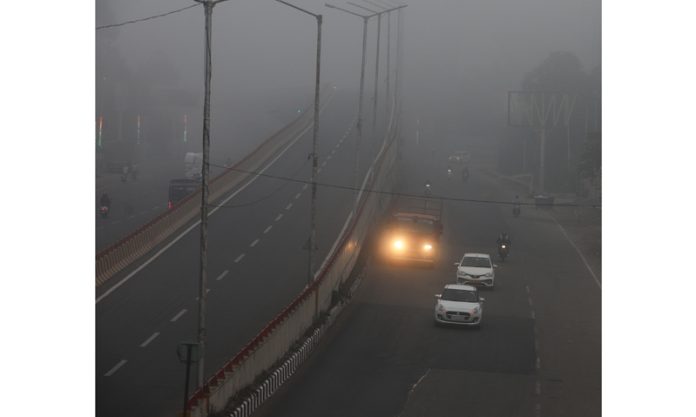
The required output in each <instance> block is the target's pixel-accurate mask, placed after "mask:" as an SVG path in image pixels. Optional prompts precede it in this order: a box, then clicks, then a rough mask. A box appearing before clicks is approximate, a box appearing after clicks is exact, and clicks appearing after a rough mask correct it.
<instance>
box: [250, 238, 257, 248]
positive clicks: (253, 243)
mask: <svg viewBox="0 0 696 417" xmlns="http://www.w3.org/2000/svg"><path fill="white" fill-rule="evenodd" d="M257 243H259V239H254V241H253V242H251V244H250V245H249V246H251V247H252V248H253V247H254V246H256V244H257Z"/></svg>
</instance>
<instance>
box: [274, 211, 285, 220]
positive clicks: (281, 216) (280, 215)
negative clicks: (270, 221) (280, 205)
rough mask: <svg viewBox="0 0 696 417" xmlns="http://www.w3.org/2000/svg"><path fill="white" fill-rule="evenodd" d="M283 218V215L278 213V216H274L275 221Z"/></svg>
mask: <svg viewBox="0 0 696 417" xmlns="http://www.w3.org/2000/svg"><path fill="white" fill-rule="evenodd" d="M282 218H283V213H280V214H279V215H277V216H276V218H275V221H278V220H280V219H282Z"/></svg>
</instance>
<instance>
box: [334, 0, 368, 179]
mask: <svg viewBox="0 0 696 417" xmlns="http://www.w3.org/2000/svg"><path fill="white" fill-rule="evenodd" d="M325 5H326V7H328V8H330V9H336V10H339V11H342V12H344V13H348V14H351V15H353V16H357V17H360V18H362V20H363V37H362V61H361V64H360V92H359V95H358V122H357V124H356V129H357V131H358V135H357V139H356V144H355V164H354V165H353V178H354V184H355V187H356V189H357V188H358V187H359V186H360V179H359V175H360V144H361V143H362V138H363V92H364V91H365V52H366V48H367V21H368V20H369V19H370V18H371V17H373V16H376V14H371V15H362V14H360V13H355V12H353V11H350V10H346V9H343V8H341V7H338V6H334V5H332V4H329V3H326V4H325Z"/></svg>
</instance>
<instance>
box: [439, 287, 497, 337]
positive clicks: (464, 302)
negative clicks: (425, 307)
mask: <svg viewBox="0 0 696 417" xmlns="http://www.w3.org/2000/svg"><path fill="white" fill-rule="evenodd" d="M484 300H485V299H484V298H483V297H480V296H479V293H478V290H477V289H476V287H473V286H471V285H461V284H449V285H445V288H444V289H443V290H442V294H435V324H457V325H462V326H475V327H480V326H481V319H482V318H483V302H484Z"/></svg>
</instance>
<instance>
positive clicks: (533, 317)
mask: <svg viewBox="0 0 696 417" xmlns="http://www.w3.org/2000/svg"><path fill="white" fill-rule="evenodd" d="M532 320H536V313H535V312H534V310H532Z"/></svg>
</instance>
